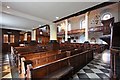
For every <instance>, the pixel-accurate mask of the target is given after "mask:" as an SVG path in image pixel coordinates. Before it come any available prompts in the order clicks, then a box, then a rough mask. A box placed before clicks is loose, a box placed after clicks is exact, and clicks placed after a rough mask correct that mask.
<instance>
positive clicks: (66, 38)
mask: <svg viewBox="0 0 120 80" xmlns="http://www.w3.org/2000/svg"><path fill="white" fill-rule="evenodd" d="M67 28H68V20H67V19H66V20H65V42H67V41H68V30H67Z"/></svg>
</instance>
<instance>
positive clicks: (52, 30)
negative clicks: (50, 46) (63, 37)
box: [50, 24, 57, 41]
mask: <svg viewBox="0 0 120 80" xmlns="http://www.w3.org/2000/svg"><path fill="white" fill-rule="evenodd" d="M50 40H51V41H53V40H54V41H56V40H57V26H55V25H54V24H51V25H50Z"/></svg>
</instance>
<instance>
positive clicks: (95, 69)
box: [70, 50, 110, 80]
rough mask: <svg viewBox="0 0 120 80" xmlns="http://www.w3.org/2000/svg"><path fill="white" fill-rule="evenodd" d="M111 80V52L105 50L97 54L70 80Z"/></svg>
mask: <svg viewBox="0 0 120 80" xmlns="http://www.w3.org/2000/svg"><path fill="white" fill-rule="evenodd" d="M104 79H105V80H109V79H110V52H109V50H105V51H104V52H102V53H101V54H97V55H96V56H95V57H94V60H92V61H91V62H90V63H89V64H87V65H86V66H85V67H83V68H82V69H81V70H80V71H79V72H77V73H76V74H75V75H74V76H73V79H70V80H104Z"/></svg>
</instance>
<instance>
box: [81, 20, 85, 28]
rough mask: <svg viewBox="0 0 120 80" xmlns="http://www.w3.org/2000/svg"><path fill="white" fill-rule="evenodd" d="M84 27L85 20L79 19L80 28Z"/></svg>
mask: <svg viewBox="0 0 120 80" xmlns="http://www.w3.org/2000/svg"><path fill="white" fill-rule="evenodd" d="M83 28H85V20H81V21H80V29H83Z"/></svg>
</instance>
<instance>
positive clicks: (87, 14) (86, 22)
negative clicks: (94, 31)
mask: <svg viewBox="0 0 120 80" xmlns="http://www.w3.org/2000/svg"><path fill="white" fill-rule="evenodd" d="M85 25H86V26H85V41H88V27H89V12H87V13H86V14H85Z"/></svg>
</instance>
